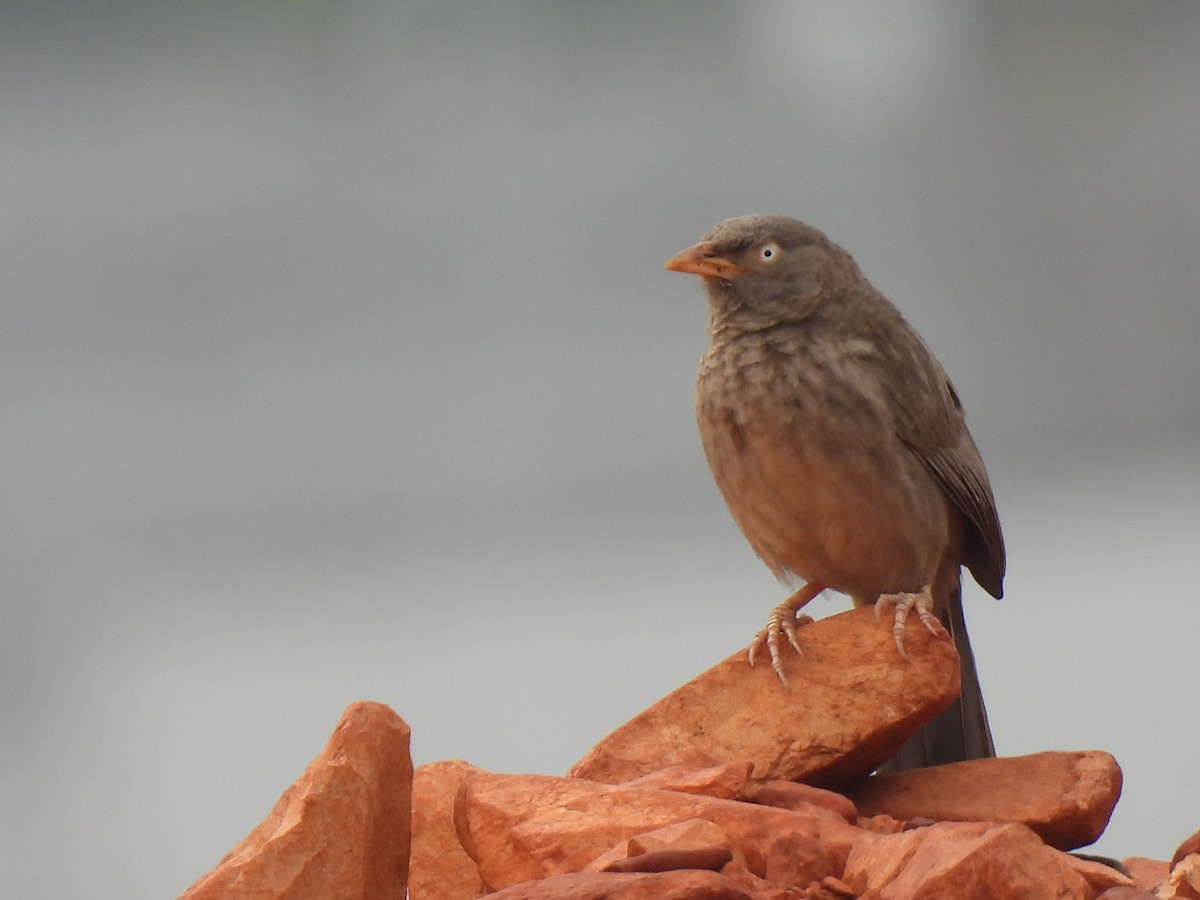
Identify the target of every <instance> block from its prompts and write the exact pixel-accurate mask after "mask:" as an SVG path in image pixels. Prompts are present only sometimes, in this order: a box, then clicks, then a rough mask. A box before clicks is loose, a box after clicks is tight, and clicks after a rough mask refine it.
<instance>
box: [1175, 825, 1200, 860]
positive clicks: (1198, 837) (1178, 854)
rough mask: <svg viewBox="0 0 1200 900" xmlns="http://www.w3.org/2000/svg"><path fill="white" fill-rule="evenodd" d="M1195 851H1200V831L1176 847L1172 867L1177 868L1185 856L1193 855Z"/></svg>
mask: <svg viewBox="0 0 1200 900" xmlns="http://www.w3.org/2000/svg"><path fill="white" fill-rule="evenodd" d="M1193 853H1200V831H1197V832H1196V833H1195V834H1193V835H1192V836H1191V837H1189V838H1188V839H1187V840H1185V841H1184V842H1183V843H1182V844H1180V845H1179V846H1178V847H1177V848H1176V849H1175V854H1174V855H1173V856H1172V857H1171V868H1172V869H1173V868H1175V867H1176V866H1177V865H1179V863H1180V862H1181V861H1182V860H1183V858H1184V857H1185V856H1191V855H1192V854H1193Z"/></svg>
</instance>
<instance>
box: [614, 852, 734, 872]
mask: <svg viewBox="0 0 1200 900" xmlns="http://www.w3.org/2000/svg"><path fill="white" fill-rule="evenodd" d="M731 862H733V851H732V850H730V849H729V848H728V847H697V848H695V849H694V850H652V851H650V852H648V853H642V854H640V855H638V856H627V857H625V859H617V860H613V861H612V862H610V863H609V864H608V865H606V866H605V867H604V868H603V869H601V870H600V871H601V872H671V871H674V870H675V869H708V870H709V871H710V872H720V871H721V870H722V869H723V868H725V866H727V865H728V864H729V863H731Z"/></svg>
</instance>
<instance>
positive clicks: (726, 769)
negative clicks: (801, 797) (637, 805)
mask: <svg viewBox="0 0 1200 900" xmlns="http://www.w3.org/2000/svg"><path fill="white" fill-rule="evenodd" d="M753 768H754V763H752V762H750V761H749V760H744V761H742V762H734V763H726V764H725V765H722V766H703V767H700V766H690V765H687V764H681V765H677V766H669V767H667V768H665V769H659V770H658V771H657V772H651V773H649V774H648V775H643V776H641V777H640V778H634V779H633V780H632V781H627V782H625V784H626V785H628V786H629V787H644V788H660V789H661V790H664V791H679V792H680V793H683V794H704V795H705V796H706V797H719V798H721V799H722V800H732V799H733V798H735V797H737V796H738V795H739V794H740V793H741V792H742V791H743V790H744V789H745V788H746V785H747V784H749V782H750V770H751V769H753Z"/></svg>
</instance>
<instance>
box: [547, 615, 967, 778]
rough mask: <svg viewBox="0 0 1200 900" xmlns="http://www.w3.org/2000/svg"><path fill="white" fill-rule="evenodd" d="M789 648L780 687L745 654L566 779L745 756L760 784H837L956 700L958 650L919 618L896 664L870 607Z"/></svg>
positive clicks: (597, 750) (606, 744)
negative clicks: (762, 781) (784, 678)
mask: <svg viewBox="0 0 1200 900" xmlns="http://www.w3.org/2000/svg"><path fill="white" fill-rule="evenodd" d="M797 635H798V638H799V642H800V646H801V648H802V649H803V651H804V654H803V656H797V655H796V653H795V652H793V651H792V649H791V647H790V646H789V647H787V648H785V652H784V669H785V673H786V675H787V678H788V683H789V685H790V688H788V689H785V688H784V687H783V686H782V685H781V684H780V683H779V681H778V680H777V679H776V677H775V673H774V672H772V671H771V666H770V664H769V663H767V662H762V661H760V662H759V663H758V665H756V666H753V667H751V666H750V664H749V663H748V662H747V659H746V651H745V650H739V651H738V652H737V653H735V654H734V655H733V656H730V657H729V658H728V659H726V660H724V661H723V662H721V663H718V664H717V665H716V666H714V667H713V668H711V669H709V670H708V671H707V672H704V673H703V674H701V675H699V676H698V677H697V678H695V679H693V680H692V681H690V682H688V683H687V684H685V685H683V686H682V687H680V688H678V689H677V690H675V691H673V692H672V693H670V694H668V695H667V696H666V697H664V698H663V699H662V700H660V701H659V702H658V703H656V704H654V705H653V706H651V707H650V708H649V709H647V710H645V711H644V712H642V713H640V714H639V715H637V716H635V717H634V718H632V719H630V720H629V721H628V722H627V723H625V724H624V725H622V726H621V727H620V728H618V729H617V730H616V731H614V732H613V733H612V734H610V735H608V736H607V737H606V738H604V739H603V740H602V741H600V743H598V744H597V745H596V746H595V747H593V748H592V749H591V750H590V751H589V752H588V753H587V755H586V756H584V757H583V759H581V760H580V761H579V762H578V763H576V764H575V766H574V767H573V768H572V769H571V771H570V773H569V774H570V775H571V776H573V777H576V778H587V779H590V780H592V781H601V782H605V783H608V784H615V783H618V782H622V781H629V780H631V779H633V778H637V777H639V776H641V775H646V774H649V773H651V772H654V771H656V770H659V769H664V768H666V767H668V766H672V765H677V764H681V763H687V764H691V765H695V766H719V765H723V764H726V763H732V762H738V761H741V760H751V761H752V762H753V764H754V769H753V776H754V778H756V779H783V780H786V781H803V782H805V783H807V784H813V785H818V786H822V787H825V786H836V785H840V784H845V783H848V782H851V781H855V780H857V779H859V778H862V777H863V776H864V775H866V774H868V773H869V772H871V771H872V770H874V769H875V767H876V766H878V765H879V764H880V763H882V762H884V761H885V760H887V759H888V758H890V757H891V756H892V754H893V753H895V752H896V750H897V749H898V748H899V747H900V745H901V744H902V743H904V741H905V739H906V738H907V737H908V736H909V735H911V734H913V733H914V732H915V731H917V729H919V728H920V727H921V725H923V724H924V723H925V722H927V721H929V720H930V719H932V718H933V717H934V716H936V715H937V714H938V713H939V712H941V711H942V710H943V709H945V708H946V707H947V706H948V705H949V704H950V702H951V701H952V700H953V699H954V698H955V697H956V696H958V691H959V679H960V672H959V661H958V654H957V653H955V651H954V647H953V645H952V644H951V642H950V641H949V640H948V639H945V638H939V637H935V636H934V635H931V634H929V633H928V632H927V631H926V630H925V629H924V628H922V627H921V626H920V624H919V623H918V622H917V621H916V619H915V617H914V618H913V620H912V621H911V622H910V623H909V627H908V630H907V631H906V632H905V641H906V644H905V647H906V650H907V652H908V656H909V659H908V660H907V661H905V660H903V659H901V658H900V655H899V653H898V652H897V650H896V645H895V643H894V642H893V639H892V620H891V618H890V617H888V616H885V617H883V618H882V619H877V618H876V617H875V613H874V609H873V607H862V608H860V609H854V610H850V611H849V612H845V613H841V614H840V615H836V616H830V617H829V618H826V619H822V620H820V621H818V622H814V623H812V624H809V625H805V626H804V627H802V628H800V629H799V630H798V631H797Z"/></svg>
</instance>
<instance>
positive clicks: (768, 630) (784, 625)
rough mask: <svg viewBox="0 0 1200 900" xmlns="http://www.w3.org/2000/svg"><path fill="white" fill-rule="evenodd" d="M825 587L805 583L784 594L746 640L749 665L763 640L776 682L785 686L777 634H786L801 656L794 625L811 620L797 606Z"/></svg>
mask: <svg viewBox="0 0 1200 900" xmlns="http://www.w3.org/2000/svg"><path fill="white" fill-rule="evenodd" d="M823 590H825V588H824V586H823V585H819V584H806V585H805V586H804V587H802V588H800V590H798V591H796V593H794V594H792V596H790V597H788V599H787V600H785V601H784V602H783V603H780V604H779V605H778V606H776V607H775V608H774V609H773V610H771V614H770V615H769V616H767V625H766V627H765V628H763V630H762V631H760V632H759V633H758V634H756V635H755V636H754V640H753V641H751V642H750V653H749V655H748V658H749V660H750V665H754V658H755V657H756V656H757V655H758V651H759V650H760V649H761V648H762V646H763V645H764V644H765V645H766V648H767V655H768V656H769V657H770V658H771V670H772V671H773V672H774V673H775V676H776V677H777V678H778V679H779V683H780V684H782V685H783V686H784V687H785V688H786V687H787V686H788V682H787V676H786V675H784V674H783V658H782V656H781V655H780V651H779V644H780V638H781V637H786V638H787V641H788V643H789V644H791V645H792V649H793V650H795V651H796V654H797V655H798V656H803V655H804V651H802V650H801V649H800V642H799V641H797V640H796V629H797V628H799V627H801V626H802V625H807V624H808V623H809V622H811V621H812V616H802V615H798V613H799V612H800V609H801V608H802V607H803V606H804V605H805V604H806V603H808V601H809V600H811V599H812V598H813V597H815V596H817V594H819V593H821V591H823Z"/></svg>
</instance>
